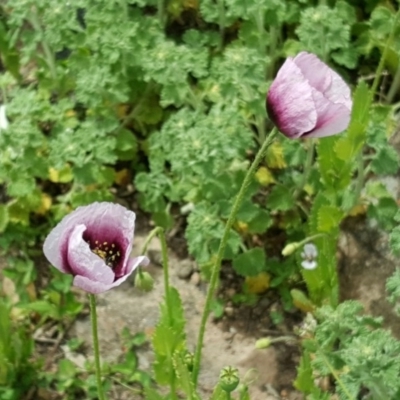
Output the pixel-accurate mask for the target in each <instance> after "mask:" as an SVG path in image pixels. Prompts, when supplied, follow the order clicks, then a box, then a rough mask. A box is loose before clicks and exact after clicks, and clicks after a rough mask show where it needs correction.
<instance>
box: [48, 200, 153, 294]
mask: <svg viewBox="0 0 400 400" xmlns="http://www.w3.org/2000/svg"><path fill="white" fill-rule="evenodd" d="M135 217H136V215H135V213H134V212H133V211H129V210H127V209H126V208H125V207H122V206H120V205H119V204H113V203H93V204H91V205H88V206H84V207H78V208H77V209H76V210H75V211H73V212H72V213H71V214H68V215H67V216H66V217H64V219H63V220H62V221H61V222H60V223H59V224H58V225H57V226H56V227H55V228H54V229H53V230H52V231H51V232H50V234H49V235H48V236H47V238H46V240H45V242H44V246H43V251H44V254H45V256H46V257H47V259H48V260H49V261H50V263H51V264H53V265H54V266H55V267H56V268H57V269H59V270H60V271H61V272H64V273H65V274H71V275H73V276H74V281H73V284H74V286H77V287H79V288H81V289H83V290H85V291H86V292H88V293H92V294H97V293H102V292H105V291H107V290H109V289H111V288H113V287H115V286H118V285H120V284H121V283H122V282H124V281H125V280H126V279H127V278H128V277H129V276H130V275H131V274H132V272H133V271H134V270H135V269H136V267H137V266H138V265H140V264H143V265H147V264H148V262H149V260H148V258H147V257H145V256H139V257H135V258H131V257H130V254H131V251H132V244H133V236H134V229H135Z"/></svg>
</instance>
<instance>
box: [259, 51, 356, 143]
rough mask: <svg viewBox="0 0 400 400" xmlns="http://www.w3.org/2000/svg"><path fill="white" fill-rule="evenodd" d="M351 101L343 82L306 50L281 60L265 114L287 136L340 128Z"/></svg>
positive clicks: (328, 133) (344, 124) (319, 133)
mask: <svg viewBox="0 0 400 400" xmlns="http://www.w3.org/2000/svg"><path fill="white" fill-rule="evenodd" d="M352 104H353V103H352V100H351V97H350V88H349V87H348V86H347V84H346V83H345V81H344V80H343V79H342V78H341V77H340V76H339V75H338V74H337V73H336V72H335V71H333V70H332V69H330V68H329V67H328V66H327V65H326V64H324V63H323V62H322V61H321V60H320V59H319V58H318V57H317V56H315V55H314V54H310V53H306V52H302V53H300V54H298V55H297V56H296V57H295V58H291V57H289V58H288V59H287V60H286V61H285V63H284V64H283V65H282V67H281V69H280V70H279V72H278V74H277V76H276V78H275V80H274V81H273V82H272V85H271V87H270V89H269V91H268V94H267V111H268V115H269V117H270V118H271V120H272V121H273V122H274V124H275V125H276V126H277V128H278V129H279V130H280V131H281V132H282V133H283V134H284V135H285V136H287V137H288V138H290V139H298V138H312V137H325V136H331V135H335V134H336V133H340V132H342V131H344V130H345V129H346V128H347V127H348V125H349V122H350V116H351V107H352Z"/></svg>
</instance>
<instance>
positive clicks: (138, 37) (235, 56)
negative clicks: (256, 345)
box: [0, 0, 400, 400]
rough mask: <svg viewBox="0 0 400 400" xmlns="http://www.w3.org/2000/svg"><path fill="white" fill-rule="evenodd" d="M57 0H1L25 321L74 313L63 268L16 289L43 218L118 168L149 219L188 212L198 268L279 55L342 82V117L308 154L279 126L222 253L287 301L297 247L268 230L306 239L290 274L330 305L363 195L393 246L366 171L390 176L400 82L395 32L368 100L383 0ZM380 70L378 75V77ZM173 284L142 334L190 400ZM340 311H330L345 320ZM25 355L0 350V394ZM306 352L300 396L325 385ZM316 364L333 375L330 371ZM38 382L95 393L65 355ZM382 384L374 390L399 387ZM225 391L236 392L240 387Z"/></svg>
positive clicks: (247, 153) (384, 196) (30, 271)
mask: <svg viewBox="0 0 400 400" xmlns="http://www.w3.org/2000/svg"><path fill="white" fill-rule="evenodd" d="M58 3H59V4H58ZM58 3H57V4H56V5H55V4H54V2H53V1H50V0H24V1H20V0H19V1H17V0H9V1H7V4H6V5H2V6H0V16H1V18H0V53H1V54H0V59H1V64H2V66H3V67H5V68H6V69H7V71H6V72H4V71H3V70H2V72H1V74H0V91H1V100H2V103H4V104H5V105H6V114H7V118H8V119H9V121H10V125H9V127H8V128H7V129H2V130H1V132H0V184H1V187H2V196H1V198H2V204H0V231H1V232H2V235H1V237H0V246H1V248H2V249H4V250H5V251H9V250H10V249H12V247H13V245H14V246H15V245H16V246H17V248H18V254H19V255H21V257H20V258H19V259H14V260H11V261H10V265H9V266H10V268H7V269H6V270H5V271H4V275H5V276H6V277H8V278H9V279H11V280H12V281H13V282H14V283H15V284H16V286H17V287H18V294H19V298H20V301H19V303H18V304H16V305H15V308H16V309H18V311H19V312H20V313H21V318H24V321H25V322H26V321H29V323H31V321H30V318H31V316H32V315H35V318H36V320H35V322H36V324H37V325H41V324H46V323H48V321H50V320H51V321H57V323H58V324H59V325H62V323H63V322H64V321H65V319H68V320H72V319H73V318H75V317H76V316H77V315H78V314H79V313H80V312H81V311H82V305H81V304H80V303H79V302H78V301H77V300H76V299H75V297H74V295H73V293H72V292H71V291H70V285H71V282H70V277H68V276H66V275H63V274H59V273H57V272H54V273H52V275H51V279H50V283H49V284H48V285H47V286H46V288H44V289H43V290H40V291H39V292H38V294H37V296H34V298H32V297H30V294H29V291H28V287H30V286H32V285H35V284H36V283H37V280H36V274H37V273H36V268H35V263H34V262H33V261H32V259H31V258H35V262H36V256H37V254H38V248H40V247H41V244H42V239H43V237H44V235H45V234H46V233H47V232H48V231H49V221H51V224H52V225H53V224H54V223H55V222H57V221H59V220H60V219H61V218H62V217H63V216H64V215H65V214H66V213H67V212H69V211H70V210H71V208H75V207H77V206H79V205H82V204H87V203H91V202H93V201H98V200H112V199H114V195H115V194H117V196H120V195H121V197H122V196H124V194H123V193H124V189H125V186H126V185H128V184H130V183H131V182H124V183H121V179H120V178H119V172H120V171H121V168H124V170H126V171H128V172H129V173H131V172H132V175H129V173H128V175H129V176H128V178H127V180H128V181H129V180H132V181H133V183H134V186H133V189H134V192H133V193H134V196H136V195H137V199H138V202H139V205H140V207H141V209H142V210H144V211H146V212H149V213H150V214H151V217H152V219H153V220H154V221H155V222H156V223H157V224H161V225H163V226H164V227H168V228H169V227H172V226H173V224H174V222H175V221H174V218H175V216H176V214H175V213H176V211H175V210H180V211H181V214H182V215H185V216H187V226H185V238H186V239H187V243H188V248H189V252H190V254H191V255H192V256H193V257H194V258H195V259H196V261H197V262H198V263H199V264H200V265H201V266H202V268H203V269H202V272H203V273H204V274H205V275H207V273H208V272H209V267H210V265H212V264H213V261H214V257H215V254H216V252H217V249H218V245H219V241H220V239H221V237H222V232H223V228H224V224H225V223H226V220H227V218H228V217H229V212H230V210H231V207H232V203H233V199H234V198H235V196H236V194H237V192H238V189H239V187H240V184H241V182H242V180H243V177H244V175H245V172H246V170H247V168H248V165H249V161H250V160H252V159H253V157H254V153H255V151H256V149H257V147H258V146H259V144H260V143H261V142H263V141H264V139H265V137H266V135H267V131H268V130H269V128H270V126H269V123H268V122H267V121H266V120H265V119H266V114H265V93H266V91H267V89H268V86H269V84H270V81H271V80H272V78H273V77H274V76H275V74H276V70H277V69H278V67H279V66H280V65H281V63H282V61H283V58H284V57H286V56H288V55H289V56H292V55H294V54H295V53H297V52H299V51H303V50H308V51H312V52H315V53H316V54H318V55H319V56H320V57H321V58H322V59H323V60H324V61H325V62H327V63H328V64H329V65H331V66H332V67H333V68H334V69H336V70H337V71H338V72H339V73H341V74H342V75H343V76H345V78H346V80H347V81H348V82H350V84H351V85H354V86H355V87H356V89H355V91H354V96H353V97H354V107H353V115H352V121H351V124H350V126H349V128H348V130H347V132H346V133H343V134H341V135H340V136H335V137H331V138H324V139H323V140H319V141H318V142H317V144H316V149H317V157H316V158H313V157H314V154H313V145H312V143H310V141H308V142H307V143H302V142H300V141H289V140H286V138H283V137H282V138H279V139H278V140H277V141H276V142H275V143H274V145H273V146H271V148H270V149H269V150H268V152H267V155H266V157H265V159H264V160H263V165H262V167H263V168H264V170H263V171H264V180H263V179H260V177H259V176H256V178H255V179H254V180H253V182H252V183H251V185H250V186H249V187H248V189H247V192H246V195H245V199H244V201H243V204H242V206H241V207H240V210H239V212H238V215H237V218H236V220H235V221H234V224H233V229H232V230H231V232H230V236H229V240H228V244H227V248H226V252H225V254H224V258H225V260H230V261H232V265H233V268H234V269H235V270H236V272H238V273H239V274H241V275H243V276H244V277H249V276H255V275H257V274H258V273H259V272H264V271H266V272H268V273H269V274H270V275H271V283H270V286H271V288H274V289H275V290H278V291H279V293H280V295H281V297H282V301H283V302H284V303H285V306H287V307H289V306H291V297H290V290H291V289H292V288H291V285H292V280H293V279H294V280H295V281H296V282H297V281H298V279H299V278H298V276H300V274H299V273H298V270H299V268H301V267H300V265H301V260H300V256H301V249H299V250H298V251H297V252H296V253H294V254H292V255H290V256H288V258H287V259H285V260H282V259H281V258H279V257H276V255H277V254H279V253H280V251H281V248H278V247H279V246H281V240H280V239H281V238H284V240H287V242H291V241H302V240H303V239H305V238H308V237H310V236H315V239H313V243H314V244H315V245H316V247H317V249H318V256H317V260H316V262H317V268H316V269H315V270H313V271H306V270H303V269H301V275H302V277H303V279H304V281H305V283H306V285H307V288H308V292H309V293H308V295H309V297H310V299H311V300H312V301H313V302H314V303H317V304H322V303H329V304H331V305H336V304H337V302H338V287H337V284H338V283H337V272H336V241H337V238H338V234H339V229H338V227H339V225H340V223H341V221H342V220H343V219H344V218H345V217H346V216H347V214H348V213H350V212H353V213H354V212H357V210H359V208H357V207H359V206H360V205H362V206H363V207H364V206H366V208H367V215H368V217H370V218H373V219H374V220H376V221H377V222H378V224H379V225H380V227H382V228H384V229H392V234H391V245H392V248H393V250H394V251H395V252H400V232H399V228H398V227H397V226H396V224H395V222H394V221H395V218H394V216H395V212H396V207H397V204H396V199H394V198H393V196H392V195H391V194H390V193H389V191H388V190H387V189H386V188H384V187H383V185H381V184H379V183H378V184H377V183H376V181H379V176H382V175H384V176H386V175H396V174H398V171H399V158H398V155H397V154H396V152H395V151H394V150H393V148H392V147H391V146H390V144H389V142H388V138H389V137H390V135H391V134H392V132H394V131H395V129H396V126H397V121H396V117H395V112H394V111H395V110H394V107H393V106H392V105H391V104H390V103H391V102H392V101H393V99H394V95H393V93H396V91H398V88H397V89H396V83H395V82H396V79H394V78H395V73H396V70H397V68H398V65H399V54H400V47H399V43H400V42H399V41H398V40H393V41H392V42H391V43H389V44H388V51H387V52H386V57H385V60H383V61H384V66H385V68H386V69H387V70H388V71H389V74H391V75H393V77H392V76H390V77H389V79H386V80H385V81H384V82H383V83H382V85H381V88H380V91H381V94H382V96H381V99H380V100H382V102H383V101H385V102H386V100H387V104H386V103H385V105H382V104H379V105H378V104H374V105H372V102H373V100H374V99H375V97H374V96H376V95H377V94H376V93H371V92H370V89H369V87H368V86H369V76H375V74H376V67H377V63H378V61H379V57H380V56H381V55H382V53H383V51H384V48H385V46H386V44H387V39H388V37H389V35H390V34H391V32H392V30H393V29H396V27H395V24H396V23H397V21H396V18H397V17H396V16H395V12H394V10H393V8H392V6H391V5H390V4H383V3H382V4H379V5H378V4H377V2H376V1H368V2H366V4H365V7H364V6H363V7H361V8H362V10H361V8H360V6H359V5H358V4H356V3H357V2H350V1H343V0H340V1H336V2H330V3H329V4H328V5H326V4H320V5H315V4H314V3H315V2H314V3H313V2H308V1H306V0H298V1H297V0H296V1H291V2H282V1H279V0H273V1H270V0H268V1H267V0H248V1H247V0H246V1H244V0H223V1H222V0H218V1H211V0H204V1H203V0H202V1H199V2H196V1H170V2H162V1H161V2H159V1H155V0H134V1H129V2H124V1H122V2H121V1H119V0H118V1H117V0H111V1H110V0H100V1H99V2H97V4H96V5H97V7H92V5H91V4H90V3H89V2H88V1H87V0H79V1H78V2H58ZM333 3H334V4H333ZM360 60H362V62H360ZM388 82H389V84H390V85H392V86H391V87H389V88H386V86H385V85H386V84H387V83H388ZM392 82H393V83H392ZM386 90H387V93H386V92H385V91H386ZM307 152H309V154H310V152H311V156H312V157H311V158H310V159H311V165H310V166H309V167H307V165H306V158H307ZM370 178H374V179H373V180H370ZM129 189H130V190H129V192H130V193H131V187H130V188H129ZM135 200H136V199H135ZM127 201H129V203H130V204H132V202H134V200H133V199H131V198H130V197H129V198H128V200H127ZM134 204H136V202H134ZM171 210H174V214H172V213H171ZM355 210H356V211H355ZM397 222H398V221H397ZM275 238H279V240H277V241H276V240H275ZM260 240H261V241H263V242H264V245H265V246H260ZM277 243H278V244H277ZM264 248H265V249H266V250H264ZM270 250H271V251H270ZM266 251H267V252H268V254H274V255H275V257H274V258H269V257H267V256H266ZM207 268H208V269H207ZM170 295H171V298H172V301H173V303H174V306H175V311H174V313H173V315H172V319H171V316H170V315H168V312H167V310H166V309H165V307H164V308H163V309H162V313H161V314H162V315H161V321H160V324H159V325H158V327H157V328H156V332H155V334H154V337H153V345H154V347H155V350H156V353H157V355H156V362H155V372H156V378H157V381H158V383H160V384H165V383H168V382H170V379H173V380H175V383H176V385H177V387H179V388H180V390H182V392H183V393H184V396H186V397H188V398H193V399H195V398H196V394H195V393H194V387H193V385H192V384H191V383H190V382H191V379H190V370H189V368H188V367H187V365H186V363H185V362H186V361H185V360H186V356H187V352H186V347H185V346H186V345H185V335H184V317H183V311H182V305H181V304H180V300H179V296H178V294H177V293H176V292H175V291H174V290H171V294H170ZM241 296H242V297H241ZM246 296H247V295H242V294H238V298H240V299H243V298H246ZM249 299H250V300H251V301H255V300H256V296H252V297H251V296H247V301H250V300H249ZM353 311H354V310H353ZM330 312H331V313H333V314H332V315H336V314H335V313H337V312H338V311H337V310H333V311H332V310H331V311H330ZM349 313H350V311H343V318H344V317H345V316H346V315H347V314H349ZM2 314H3V313H0V315H2ZM279 318H281V315H277V316H276V319H277V320H278V319H279ZM321 318H322V319H324V318H325V316H324V317H321ZM325 319H326V320H328V319H329V318H328V317H326V318H325ZM325 319H324V320H325ZM346 321H347V320H346ZM25 322H24V323H22V324H21V325H19V324H14V321H12V323H11V325H7V327H6V328H4V330H5V332H13V333H14V332H17V333H16V334H15V335H13V339H14V336H15V340H17V339H18V338H20V339H21V338H23V339H24V338H25V336H24V335H27V334H26V328H25V327H26V326H28V324H27V323H25ZM346 323H347V322H346ZM362 323H363V322H362ZM322 325H323V324H322ZM4 326H6V325H5V324H4ZM331 328H332V329H337V327H331ZM349 329H350V328H349ZM352 329H353V328H352ZM354 329H355V328H354ZM6 336H7V335H6ZM354 336H355V337H354V340H356V339H357V340H359V341H358V342H354V345H355V344H357V346H359V347H360V348H368V346H369V343H370V342H369V341H372V340H376V341H377V343H378V344H379V346H378V347H377V349H376V351H377V353H374V357H376V358H377V359H379V366H380V367H381V369H382V370H384V371H386V370H387V371H389V370H390V371H391V372H390V373H393V371H394V370H395V369H396V368H397V364H396V363H394V364H393V368H394V369H393V370H391V369H389V368H386V367H387V365H386V364H385V362H386V361H387V359H385V357H384V354H382V352H381V353H379V351H380V350H379V349H381V348H382V346H383V343H381V342H382V341H380V338H378V337H373V338H372V336H371V338H369V337H367V336H368V335H367V334H366V333H365V332H364V331H362V332H361V331H357V332H356V333H355V334H354ZM382 337H384V336H382ZM20 339H18V340H20ZM337 340H339V341H340V343H341V342H342V341H343V343H344V341H345V339H344V338H342V337H340V338H337ZM127 341H128V344H127V346H128V347H129V346H131V347H132V346H133V347H134V346H136V344H135V343H136V342H135V340H134V339H133V338H130V339H129V340H128V339H127ZM26 342H27V346H28V344H29V346H32V342H31V341H30V340H27V341H26ZM388 342H390V341H389V339H388ZM15 346H16V345H14V347H15ZM390 346H393V348H394V347H395V345H394V344H393V343H390ZM331 350H332V354H333V356H332V357H336V358H334V359H333V360H331V361H330V362H331V363H332V365H335V362H336V361H337V360H338V359H340V363H339V364H340V365H344V364H346V365H347V364H348V365H351V366H352V368H355V369H357V371H363V369H362V368H363V367H362V366H361V364H359V361H360V360H359V359H356V358H357V357H356V355H354V354H352V353H351V346H350V345H349V348H348V349H347V348H346V349H345V348H344V347H342V351H343V354H339V355H337V354H336V353H334V351H336V350H337V349H335V348H334V346H333V347H332V349H331ZM24 351H25V350H24ZM29 351H32V348H29ZM29 351H28V350H26V353H24V356H23V357H22V358H18V357H17V356H16V355H13V354H11V353H10V354H8V355H7V360H11V361H10V362H9V361H7V362H8V364H7V365H8V367H7V368H10V371H11V370H12V371H14V372H12V374H11V375H7V379H8V380H7V381H6V387H5V389H4V390H5V392H4V393H5V394H4V396H8V398H13V396H14V398H18V397H20V394H19V393H17V392H13V390H14V389H13V388H12V386H10V385H12V383H10V382H14V381H13V379H14V378H15V376H16V375H15V376H14V375H13V374H14V373H15V374H17V373H20V371H24V368H25V364H24V363H25V361H24V360H25V359H26V358H27V357H28V353H29ZM386 351H387V354H388V357H391V356H392V353H391V352H390V349H388V350H385V352H386ZM29 354H31V353H29ZM25 356H26V357H25ZM320 361H321V360H320ZM316 363H317V364H318V359H317V361H316ZM10 365H11V366H10ZM310 365H311V366H312V365H314V364H313V361H311V358H308V359H307V358H303V361H302V365H301V367H300V369H303V370H307V373H306V374H304V375H303V376H302V377H301V379H300V378H299V379H300V380H299V387H301V389H302V390H304V391H307V390H308V393H309V394H310V396H313V398H319V399H322V398H325V395H324V394H323V393H321V391H320V390H319V389H317V388H315V387H314V388H312V390H311V389H306V387H307V385H308V384H309V383H310V381H311V377H310ZM312 368H314V367H312ZM339 369H340V368H339ZM357 371H355V372H354V373H353V372H351V373H349V374H347V375H346V379H347V378H348V381H347V384H348V385H349V386H351V388H352V389H351V390H354V391H356V390H358V389H357V388H358V386H357V385H358V382H359V381H360V380H361V379H364V378H363V377H360V376H359V375H356V372H357ZM324 372H325V373H329V372H328V370H327V369H326V367H325V370H324ZM340 372H341V373H342V371H340ZM112 373H115V374H122V375H124V376H125V378H126V381H127V382H128V383H134V382H135V383H137V382H139V383H141V384H142V386H144V387H145V388H146V389H145V390H146V395H147V396H148V398H149V399H151V398H153V399H157V400H158V399H160V398H165V396H161V395H158V394H156V392H155V391H153V390H152V389H151V388H150V387H148V385H149V381H150V378H149V376H147V375H145V374H144V373H142V372H140V371H138V369H137V360H136V357H135V356H134V355H133V354H131V355H127V356H126V359H125V360H124V361H123V362H122V363H121V364H119V366H117V367H115V369H114V370H112ZM373 373H375V371H373ZM29 374H30V373H29ZM29 374H27V375H26V376H27V378H26V379H27V380H29V379H30V377H31V376H33V375H29ZM343 375H345V374H344V372H343ZM10 376H11V378H10ZM368 376H371V377H372V378H373V380H376V379H378V378H379V376H378V375H374V374H370V375H368ZM85 378H86V377H85ZM372 378H371V379H372ZM32 379H33V378H32ZM44 379H47V384H49V385H53V387H56V390H57V391H58V392H66V393H67V396H69V397H70V398H71V399H72V398H77V396H78V395H79V396H85V398H95V397H96V393H95V381H94V377H93V376H89V377H88V379H84V377H83V376H82V374H81V372H80V371H78V370H77V368H76V367H75V366H74V365H72V363H70V362H68V361H63V362H61V363H60V364H59V366H58V372H57V376H56V377H55V378H54V379H53V378H51V377H46V378H44ZM343 379H345V378H343ZM300 381H301V383H300ZM24 382H25V381H24ZM307 382H308V383H307ZM373 382H375V381H373ZM390 382H391V380H390V379H389V383H388V390H389V392H388V393H386V394H387V396H388V397H387V398H390V397H391V396H392V397H393V396H395V392H394V386H393V387H392V386H390V385H391V383H390ZM373 385H375V383H373ZM27 386H29V384H27ZM21 387H23V385H21ZM24 387H25V386H24ZM368 387H369V386H368ZM373 388H375V389H376V388H377V385H375V386H373V387H372V386H371V387H370V390H371V391H372V390H375V389H373ZM340 390H341V389H340V388H338V391H339V393H340ZM376 390H377V389H376ZM1 395H2V396H3V393H2V394H1ZM4 396H3V397H4ZM239 396H240V398H243V399H245V398H248V394H247V391H246V390H245V389H243V391H242V392H241V393H240V394H239ZM0 397H1V396H0Z"/></svg>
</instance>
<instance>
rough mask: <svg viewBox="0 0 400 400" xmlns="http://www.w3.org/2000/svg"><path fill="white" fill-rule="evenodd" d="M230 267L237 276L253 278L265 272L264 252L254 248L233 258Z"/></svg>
mask: <svg viewBox="0 0 400 400" xmlns="http://www.w3.org/2000/svg"><path fill="white" fill-rule="evenodd" d="M232 265H233V269H234V270H235V271H236V272H237V273H238V274H239V275H242V276H255V275H257V274H259V273H260V272H262V271H264V270H265V266H266V255H265V251H264V250H263V249H262V248H260V247H255V248H253V249H251V250H248V251H246V252H245V253H242V254H239V255H238V256H237V257H235V258H234V260H233V264H232Z"/></svg>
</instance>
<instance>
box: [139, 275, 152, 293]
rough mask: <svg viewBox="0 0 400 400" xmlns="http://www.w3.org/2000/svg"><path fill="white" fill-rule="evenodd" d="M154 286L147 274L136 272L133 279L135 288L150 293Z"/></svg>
mask: <svg viewBox="0 0 400 400" xmlns="http://www.w3.org/2000/svg"><path fill="white" fill-rule="evenodd" d="M153 286H154V279H153V278H152V276H151V275H150V274H149V273H148V272H145V271H144V272H143V271H138V273H137V274H136V277H135V287H137V288H139V289H141V290H143V291H144V292H150V290H152V289H153Z"/></svg>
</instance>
